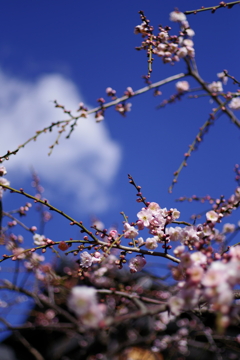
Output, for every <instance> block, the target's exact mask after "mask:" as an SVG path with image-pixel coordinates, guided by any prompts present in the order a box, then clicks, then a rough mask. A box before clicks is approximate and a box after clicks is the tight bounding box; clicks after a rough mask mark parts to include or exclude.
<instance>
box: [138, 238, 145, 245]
mask: <svg viewBox="0 0 240 360" xmlns="http://www.w3.org/2000/svg"><path fill="white" fill-rule="evenodd" d="M137 240H138V247H139V246H141V245H143V244H144V240H143V238H142V237H139V238H138V239H137Z"/></svg>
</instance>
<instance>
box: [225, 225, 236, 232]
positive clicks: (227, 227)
mask: <svg viewBox="0 0 240 360" xmlns="http://www.w3.org/2000/svg"><path fill="white" fill-rule="evenodd" d="M234 231H235V225H234V224H229V223H227V224H224V225H223V232H224V233H233V232H234Z"/></svg>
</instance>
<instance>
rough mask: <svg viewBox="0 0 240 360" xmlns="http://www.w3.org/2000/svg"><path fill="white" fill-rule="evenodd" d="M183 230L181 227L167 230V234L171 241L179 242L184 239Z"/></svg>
mask: <svg viewBox="0 0 240 360" xmlns="http://www.w3.org/2000/svg"><path fill="white" fill-rule="evenodd" d="M181 232H182V228H180V226H176V227H168V228H166V234H168V235H169V239H170V240H171V241H179V240H181V238H182V235H181Z"/></svg>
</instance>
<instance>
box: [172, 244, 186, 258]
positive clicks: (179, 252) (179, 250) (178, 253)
mask: <svg viewBox="0 0 240 360" xmlns="http://www.w3.org/2000/svg"><path fill="white" fill-rule="evenodd" d="M184 250H185V246H184V245H179V246H177V247H176V248H175V249H174V250H173V253H174V255H175V256H177V257H179V256H181V255H182V254H183V253H184Z"/></svg>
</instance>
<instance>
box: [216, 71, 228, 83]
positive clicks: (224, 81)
mask: <svg viewBox="0 0 240 360" xmlns="http://www.w3.org/2000/svg"><path fill="white" fill-rule="evenodd" d="M217 77H218V78H219V79H220V80H221V81H222V82H223V85H226V83H227V82H228V77H227V76H226V75H225V73H224V72H223V71H222V72H220V73H218V74H217Z"/></svg>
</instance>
